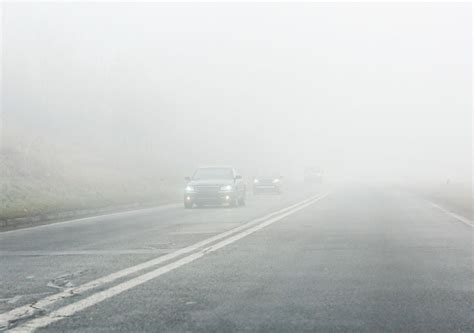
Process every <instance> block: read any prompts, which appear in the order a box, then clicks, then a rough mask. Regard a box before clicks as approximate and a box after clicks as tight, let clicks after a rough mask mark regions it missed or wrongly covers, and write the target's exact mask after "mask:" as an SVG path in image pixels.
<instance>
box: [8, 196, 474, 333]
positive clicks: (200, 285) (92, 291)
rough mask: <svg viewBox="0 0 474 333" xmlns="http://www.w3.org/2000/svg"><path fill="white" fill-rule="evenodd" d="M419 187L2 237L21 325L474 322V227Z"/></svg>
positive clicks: (262, 200)
mask: <svg viewBox="0 0 474 333" xmlns="http://www.w3.org/2000/svg"><path fill="white" fill-rule="evenodd" d="M470 223H471V221H470V219H469V218H466V217H464V220H463V217H460V216H456V215H453V214H452V213H451V212H450V211H447V210H443V209H442V207H435V206H433V205H432V204H431V203H430V202H428V201H426V200H424V199H422V198H419V197H417V196H415V195H411V194H407V193H404V192H399V191H394V190H383V189H377V188H372V189H363V188H350V189H342V188H335V189H319V190H318V189H313V190H311V191H309V190H305V191H293V192H291V193H285V194H283V195H281V196H278V195H273V196H272V195H269V196H267V195H265V196H263V195H262V196H256V197H252V196H251V197H249V198H248V203H247V206H245V207H240V208H237V209H229V208H204V209H193V210H185V209H183V208H182V207H181V205H179V206H178V205H170V206H165V207H160V208H154V209H147V210H142V211H135V212H129V213H120V214H115V215H109V216H101V217H94V218H87V219H81V220H76V221H70V222H66V223H59V224H51V225H46V226H39V227H36V228H29V229H22V230H16V231H9V232H3V233H0V255H1V257H0V313H2V314H1V315H0V327H1V330H8V331H12V332H30V331H38V332H43V331H48V332H50V331H52V332H64V331H77V332H142V331H147V332H159V331H173V332H188V331H202V332H231V331H305V330H307V331H367V332H369V331H370V332H382V331H391V332H408V331H411V332H422V331H425V332H428V331H430V332H432V331H439V332H458V331H459V332H473V331H474V318H473V315H472V310H473V238H472V235H473V228H472V226H471V225H470Z"/></svg>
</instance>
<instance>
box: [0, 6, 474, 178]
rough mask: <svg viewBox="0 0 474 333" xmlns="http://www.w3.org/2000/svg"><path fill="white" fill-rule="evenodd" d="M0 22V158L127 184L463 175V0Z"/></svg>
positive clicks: (467, 131)
mask: <svg viewBox="0 0 474 333" xmlns="http://www.w3.org/2000/svg"><path fill="white" fill-rule="evenodd" d="M2 15H3V19H2V95H1V98H2V112H1V114H2V149H5V150H9V151H16V152H18V153H19V154H22V155H28V154H34V155H35V156H36V157H35V158H36V159H40V160H42V161H43V162H44V163H46V164H45V165H47V167H48V168H54V167H55V165H56V164H61V165H65V166H66V168H67V169H68V170H69V171H70V172H71V173H82V174H88V173H92V172H93V171H94V170H97V169H101V170H108V171H106V172H110V173H114V174H115V172H117V175H119V176H117V181H125V182H126V181H127V180H128V179H131V178H135V177H139V176H142V175H150V174H154V175H156V176H157V177H160V178H161V179H169V178H173V179H180V180H182V177H183V176H186V175H187V174H188V173H190V172H191V171H192V169H193V168H194V167H196V166H198V165H217V164H230V165H233V166H235V167H236V168H238V169H240V170H242V173H243V175H244V177H251V176H252V175H253V173H254V172H255V170H258V169H272V170H278V171H279V172H281V173H282V174H287V175H289V176H291V177H295V178H297V177H298V175H299V174H300V173H301V172H302V170H303V169H304V168H305V167H307V166H311V165H317V166H319V167H321V168H322V169H323V170H324V172H325V175H326V176H327V179H328V180H329V181H351V180H357V181H377V182H387V183H394V182H395V183H416V182H430V181H432V182H445V181H447V180H449V181H456V182H470V179H471V172H472V105H471V97H472V84H471V75H472V67H471V66H472V65H471V64H472V51H471V45H472V31H471V5H470V4H469V3H457V4H443V3H432V4H430V3H419V4H408V3H400V4H388V3H385V4H375V3H367V4H360V3H335V4H326V3H313V4H310V3H304V4H303V3H301V4H289V3H287V4H283V3H280V4H269V3H264V4H251V3H240V4H232V3H221V4H217V3H214V4H199V3H192V4H190V3H186V4H185V3H175V4H167V3H140V4H138V3H137V4H132V3H128V4H126V3H123V4H117V3H102V4H99V3H82V4H79V3H62V4H60V3H44V4H40V3H37V4H31V3H21V4H18V3H17V4H13V3H6V4H3V5H2ZM30 163H32V164H34V162H30ZM48 163H49V164H48ZM120 179H121V180H120Z"/></svg>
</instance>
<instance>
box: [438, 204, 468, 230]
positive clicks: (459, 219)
mask: <svg viewBox="0 0 474 333" xmlns="http://www.w3.org/2000/svg"><path fill="white" fill-rule="evenodd" d="M429 203H430V204H431V206H433V207H436V208H438V209H439V210H440V211H442V212H443V213H446V214H448V215H450V216H451V217H454V218H455V219H456V220H458V221H461V222H462V223H464V224H465V225H468V226H470V227H474V222H473V221H471V220H469V219H468V218H466V217H464V216H461V215H459V214H456V213H453V212H452V211H450V210H447V209H446V208H444V207H441V206H440V205H437V204H435V203H434V202H431V201H429Z"/></svg>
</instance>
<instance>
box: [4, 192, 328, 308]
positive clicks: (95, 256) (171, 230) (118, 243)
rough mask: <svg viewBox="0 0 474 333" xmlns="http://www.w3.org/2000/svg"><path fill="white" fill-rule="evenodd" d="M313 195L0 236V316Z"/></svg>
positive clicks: (171, 209) (165, 210)
mask: <svg viewBox="0 0 474 333" xmlns="http://www.w3.org/2000/svg"><path fill="white" fill-rule="evenodd" d="M319 191H321V189H314V190H305V191H291V190H290V191H288V192H287V193H285V194H283V195H281V196H276V195H274V196H255V197H253V196H252V195H249V198H248V203H247V205H246V206H245V207H239V208H238V209H229V208H219V207H211V208H203V209H193V210H185V209H183V207H182V206H181V205H175V206H166V207H158V208H155V209H145V210H141V211H134V212H128V213H120V214H112V215H105V216H99V217H93V218H86V219H79V220H74V221H68V222H65V223H57V224H50V225H44V226H39V227H36V228H29V229H20V230H15V231H8V232H4V233H0V271H1V277H0V279H1V280H0V282H1V283H0V285H1V286H0V295H1V296H0V312H5V311H8V310H10V309H12V308H15V307H18V306H21V305H24V304H29V303H32V302H34V301H36V300H37V299H41V298H42V297H44V296H45V295H48V294H52V293H56V292H57V291H60V290H63V289H66V288H68V287H71V286H77V285H81V284H83V283H85V282H88V281H91V280H93V279H96V278H99V277H102V276H104V275H107V274H110V273H112V272H115V271H117V270H120V269H124V268H127V267H130V266H133V265H136V264H139V263H141V262H145V261H147V260H150V259H153V258H156V257H159V256H162V255H165V254H167V253H170V252H173V251H176V250H177V249H181V248H183V247H185V246H188V245H190V244H193V243H195V242H198V241H200V240H202V239H205V238H208V237H210V236H212V235H215V234H218V233H220V232H223V231H226V230H229V229H232V228H235V227H238V226H240V225H241V224H243V223H245V222H247V221H249V220H252V219H254V218H257V217H259V216H262V215H265V214H268V213H271V212H274V211H275V210H278V209H281V208H283V207H286V206H288V205H291V204H293V203H295V202H298V201H300V200H302V199H304V198H306V197H307V196H309V195H312V194H314V193H318V192H319Z"/></svg>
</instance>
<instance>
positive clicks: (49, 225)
mask: <svg viewBox="0 0 474 333" xmlns="http://www.w3.org/2000/svg"><path fill="white" fill-rule="evenodd" d="M181 206H182V204H178V203H173V204H166V205H160V206H155V207H149V208H140V209H133V210H126V211H123V212H117V213H108V214H101V215H93V216H88V217H81V218H77V219H72V220H66V221H61V222H53V223H47V224H41V225H34V226H28V227H25V228H21V229H14V230H7V231H0V237H1V236H3V235H6V234H12V233H25V232H28V231H32V230H37V229H44V228H55V227H60V226H63V225H65V224H74V223H83V222H94V220H95V219H105V218H109V217H117V216H121V217H127V216H129V215H135V214H142V213H149V212H158V211H161V210H166V209H170V208H177V207H181Z"/></svg>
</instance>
